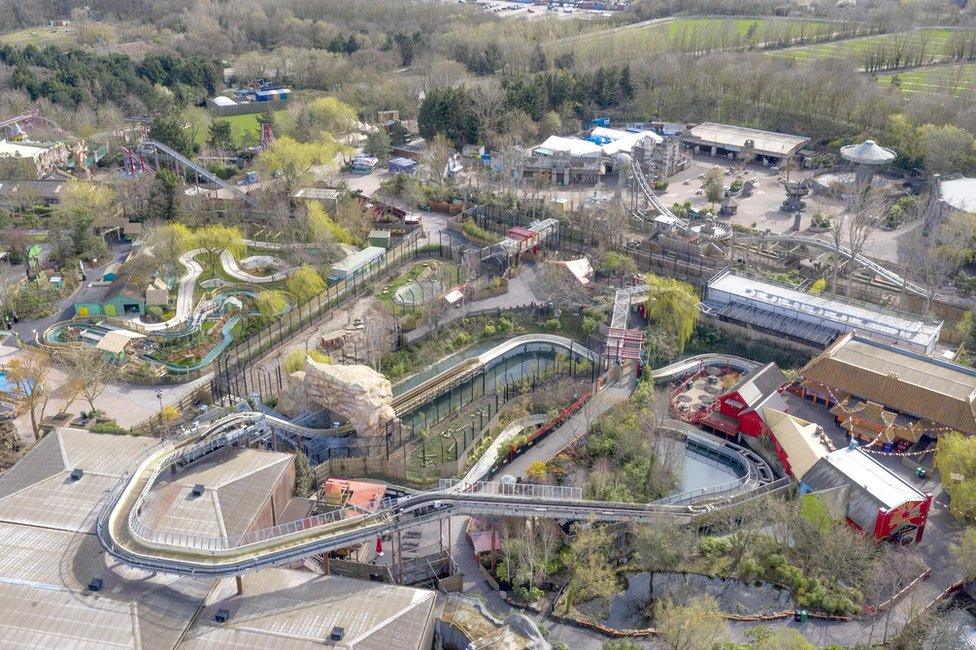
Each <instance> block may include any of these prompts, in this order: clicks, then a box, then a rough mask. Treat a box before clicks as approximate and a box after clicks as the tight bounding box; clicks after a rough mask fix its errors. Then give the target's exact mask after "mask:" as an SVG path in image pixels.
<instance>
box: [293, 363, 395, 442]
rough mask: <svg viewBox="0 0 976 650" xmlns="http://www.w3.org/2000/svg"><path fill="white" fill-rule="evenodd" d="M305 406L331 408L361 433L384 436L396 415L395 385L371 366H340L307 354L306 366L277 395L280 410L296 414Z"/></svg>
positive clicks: (312, 408) (363, 434) (294, 374)
mask: <svg viewBox="0 0 976 650" xmlns="http://www.w3.org/2000/svg"><path fill="white" fill-rule="evenodd" d="M303 408H307V409H309V410H312V411H314V410H317V409H322V408H325V409H329V410H330V411H332V412H333V413H337V414H338V415H341V416H342V417H344V418H346V419H347V420H349V424H351V425H352V426H353V428H354V429H355V430H356V433H357V434H358V435H360V436H381V435H385V433H386V423H387V422H389V421H390V420H392V419H393V418H395V417H396V412H395V411H394V410H393V387H392V386H391V385H390V381H389V380H388V379H387V378H386V377H384V376H383V375H382V374H380V373H378V372H376V371H375V370H373V369H372V368H370V367H369V366H340V365H333V364H329V363H319V362H316V361H312V360H311V359H308V358H306V360H305V370H299V371H298V372H294V373H292V374H291V375H290V376H289V378H288V385H287V386H286V387H285V388H284V390H282V392H281V395H279V397H278V410H279V411H280V412H282V413H285V414H286V415H294V414H297V413H298V412H300V411H301V410H302V409H303Z"/></svg>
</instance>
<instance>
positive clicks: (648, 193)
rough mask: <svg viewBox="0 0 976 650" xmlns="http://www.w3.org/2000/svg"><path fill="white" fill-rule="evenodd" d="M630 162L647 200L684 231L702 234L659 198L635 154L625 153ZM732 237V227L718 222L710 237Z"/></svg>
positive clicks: (722, 238) (724, 238)
mask: <svg viewBox="0 0 976 650" xmlns="http://www.w3.org/2000/svg"><path fill="white" fill-rule="evenodd" d="M624 155H625V156H627V159H628V160H629V162H630V168H631V170H633V173H634V180H636V181H637V186H638V187H639V188H640V190H641V192H642V193H643V194H644V196H645V198H647V202H648V203H649V204H650V206H651V207H652V208H654V210H656V211H657V213H658V214H660V215H661V216H663V217H665V218H666V219H667V220H668V221H670V222H671V223H673V224H674V225H675V227H677V228H678V229H679V230H681V231H682V232H684V233H686V234H688V235H692V234H694V235H698V236H702V234H701V233H699V232H697V231H696V230H695V229H694V228H693V227H692V225H691V224H690V223H688V222H687V221H685V220H684V219H681V218H680V217H678V216H676V215H675V214H674V213H673V212H671V209H670V208H668V206H666V205H664V202H663V201H661V199H660V198H658V196H657V194H655V193H654V190H653V189H651V183H650V181H648V180H647V176H645V175H644V170H643V169H641V166H640V164H639V163H638V162H637V161H636V160H634V158H633V156H632V155H630V154H624ZM730 237H732V229H731V228H729V227H728V226H726V225H725V224H720V223H716V224H715V234H714V235H711V236H710V239H717V240H726V239H729V238H730Z"/></svg>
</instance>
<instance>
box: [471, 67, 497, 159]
mask: <svg viewBox="0 0 976 650" xmlns="http://www.w3.org/2000/svg"><path fill="white" fill-rule="evenodd" d="M468 96H469V97H470V98H471V110H472V112H473V113H474V114H475V115H476V116H477V117H478V121H479V123H480V124H481V132H482V135H483V136H484V143H485V146H486V147H488V146H490V145H491V144H492V143H493V140H494V136H495V134H496V130H497V126H498V125H499V124H500V123H501V119H502V114H503V110H504V108H505V93H504V92H503V91H502V89H501V87H500V86H499V85H498V83H497V82H496V81H494V80H491V81H488V82H485V83H481V84H479V85H477V86H475V87H474V88H472V89H471V90H470V91H468Z"/></svg>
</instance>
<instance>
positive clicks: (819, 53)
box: [770, 27, 953, 69]
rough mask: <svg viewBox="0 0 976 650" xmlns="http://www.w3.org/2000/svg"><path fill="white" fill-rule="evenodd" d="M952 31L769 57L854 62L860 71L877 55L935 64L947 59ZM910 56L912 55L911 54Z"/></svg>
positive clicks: (835, 43) (884, 36)
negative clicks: (892, 54) (895, 54)
mask: <svg viewBox="0 0 976 650" xmlns="http://www.w3.org/2000/svg"><path fill="white" fill-rule="evenodd" d="M952 33H953V30H951V29H946V28H940V27H928V28H924V29H917V30H912V31H909V32H899V33H895V34H878V35H874V36H865V37H861V38H851V39H847V40H842V41H833V42H830V43H818V44H816V45H804V46H801V47H791V48H787V49H784V50H778V51H776V52H771V53H770V56H777V57H784V58H790V59H793V60H795V61H797V62H799V63H810V62H815V61H820V60H823V59H831V58H836V59H845V60H850V61H852V62H854V63H855V64H856V65H857V67H858V68H862V69H863V68H864V59H865V57H867V56H869V55H875V54H877V53H879V52H885V51H887V52H895V51H901V52H903V53H904V54H905V58H906V59H912V60H913V61H914V64H915V65H920V64H927V63H937V62H939V61H945V60H947V59H948V56H949V53H948V46H949V43H950V37H951V35H952ZM913 53H914V54H913Z"/></svg>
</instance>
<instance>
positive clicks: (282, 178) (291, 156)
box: [255, 137, 349, 201]
mask: <svg viewBox="0 0 976 650" xmlns="http://www.w3.org/2000/svg"><path fill="white" fill-rule="evenodd" d="M347 151H349V148H348V147H345V146H343V145H341V144H339V143H338V142H336V141H335V140H333V139H332V138H331V137H326V138H323V139H322V140H317V141H314V142H297V141H295V140H293V139H291V138H288V137H281V138H277V139H276V140H275V141H274V144H272V145H271V146H270V147H269V148H267V149H265V150H264V151H262V152H261V154H260V155H259V156H258V158H257V161H256V163H255V164H256V165H257V167H258V168H259V169H261V171H262V172H263V173H264V175H265V177H266V178H277V179H278V181H279V184H280V192H281V194H282V195H283V196H285V197H287V198H288V199H289V201H290V200H291V197H292V196H294V194H295V192H296V191H297V190H298V189H299V186H300V185H301V184H302V183H304V182H305V181H306V180H307V179H308V178H309V176H310V174H311V172H312V168H313V167H315V166H316V165H326V164H334V162H335V158H336V156H338V155H339V154H341V153H344V152H347Z"/></svg>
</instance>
